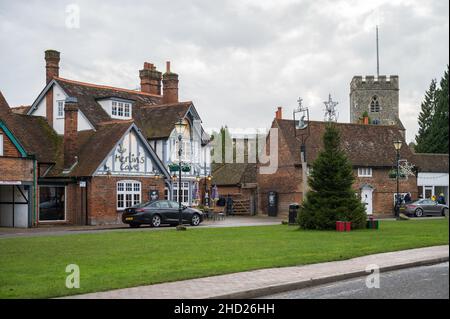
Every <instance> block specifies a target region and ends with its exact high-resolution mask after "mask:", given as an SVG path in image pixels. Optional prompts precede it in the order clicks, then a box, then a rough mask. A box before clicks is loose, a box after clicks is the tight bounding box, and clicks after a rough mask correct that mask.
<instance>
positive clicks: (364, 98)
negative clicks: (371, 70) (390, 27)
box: [350, 26, 401, 125]
mask: <svg viewBox="0 0 450 319" xmlns="http://www.w3.org/2000/svg"><path fill="white" fill-rule="evenodd" d="M376 49H377V76H376V77H375V76H373V75H367V76H365V77H362V76H354V77H353V79H352V82H351V83H350V122H351V123H359V122H360V120H361V118H362V117H363V115H364V114H365V113H367V115H368V116H369V119H370V123H369V124H381V125H395V124H398V123H399V122H400V120H399V110H398V104H399V92H398V91H399V86H398V75H391V76H386V75H380V54H379V45H378V26H377V27H376ZM400 123H401V122H400Z"/></svg>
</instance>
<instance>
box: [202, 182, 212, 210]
mask: <svg viewBox="0 0 450 319" xmlns="http://www.w3.org/2000/svg"><path fill="white" fill-rule="evenodd" d="M211 179H212V176H211V175H208V176H207V177H205V196H204V199H205V202H204V204H205V206H206V190H207V187H208V182H210V181H211ZM208 198H209V197H208ZM209 204H210V203H209V202H208V206H210V205H209Z"/></svg>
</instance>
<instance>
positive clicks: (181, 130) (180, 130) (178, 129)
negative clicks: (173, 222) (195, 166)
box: [174, 118, 186, 229]
mask: <svg viewBox="0 0 450 319" xmlns="http://www.w3.org/2000/svg"><path fill="white" fill-rule="evenodd" d="M185 128H186V124H185V123H184V122H183V119H181V118H180V119H179V120H178V122H176V123H175V130H176V132H177V134H178V175H179V178H178V226H179V228H177V229H182V226H183V215H182V214H183V207H182V204H181V154H182V152H183V148H182V147H181V141H182V139H183V135H184V130H185ZM174 175H175V174H174Z"/></svg>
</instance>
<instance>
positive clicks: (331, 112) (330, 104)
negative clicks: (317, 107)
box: [323, 94, 339, 122]
mask: <svg viewBox="0 0 450 319" xmlns="http://www.w3.org/2000/svg"><path fill="white" fill-rule="evenodd" d="M323 104H325V121H328V122H337V118H338V115H339V113H338V112H337V111H336V105H338V102H334V101H333V100H332V99H331V94H329V95H328V101H326V102H323Z"/></svg>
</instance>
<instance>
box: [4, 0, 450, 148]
mask: <svg viewBox="0 0 450 319" xmlns="http://www.w3.org/2000/svg"><path fill="white" fill-rule="evenodd" d="M71 4H75V5H77V7H74V6H70V5H71ZM448 6H449V2H448V1H447V0H428V1H427V0H417V1H415V0H389V1H385V0H377V1H367V0H364V1H362V0H358V1H350V0H345V1H334V0H333V1H325V0H322V1H320V0H319V1H318V0H311V1H306V0H296V1H295V0H287V1H267V0H250V1H244V0H236V1H209V0H205V1H185V0H180V1H167V0H164V1H156V0H151V1H150V0H147V1H123V0H121V1H111V0H108V1H102V2H101V1H92V0H89V1H58V2H56V1H8V0H0V31H1V32H0V43H1V50H0V61H1V62H0V63H1V67H0V71H1V72H0V74H1V76H0V90H1V91H2V92H3V94H4V96H5V97H6V99H7V100H8V102H9V103H10V105H11V106H17V105H29V104H31V103H32V102H33V101H34V99H35V98H36V97H37V95H38V94H39V92H40V91H41V90H42V88H43V87H44V84H45V83H44V82H45V71H44V51H45V50H46V49H56V50H58V51H60V52H61V63H60V67H61V68H60V76H61V77H65V78H70V79H74V80H79V81H86V82H93V83H98V84H104V85H112V86H118V87H123V88H130V89H135V88H137V87H138V85H139V76H138V70H139V69H141V68H142V66H143V62H144V61H148V62H152V63H155V64H156V65H157V67H158V68H159V69H160V70H161V71H164V65H165V61H166V60H170V61H172V71H174V72H176V73H178V74H179V80H180V83H179V87H180V99H181V100H192V101H193V102H194V104H195V106H196V108H197V110H198V111H199V113H200V116H201V118H202V120H203V123H204V125H205V127H220V126H221V125H224V124H227V125H228V126H229V127H231V128H247V127H261V128H263V127H268V126H270V123H271V121H272V119H273V117H274V113H275V110H276V107H277V106H283V107H284V117H285V118H291V117H292V110H293V108H294V107H295V106H296V100H297V98H298V97H299V96H301V97H302V98H303V100H304V104H305V105H307V106H309V107H310V110H311V119H314V120H322V119H323V109H324V105H323V103H322V102H323V101H325V100H326V99H327V98H328V94H329V93H331V95H332V97H333V99H334V100H336V101H338V102H339V104H338V106H337V108H338V111H339V121H340V122H348V121H349V83H350V81H351V79H352V77H353V76H354V75H369V74H375V73H376V53H375V52H376V50H375V26H376V25H377V24H378V25H379V29H380V55H381V63H380V64H381V66H380V74H386V75H390V74H396V75H399V77H400V118H401V120H402V121H403V123H404V124H405V126H406V128H407V140H408V141H411V140H412V139H413V138H414V135H415V134H416V132H417V115H418V112H419V109H420V102H421V100H422V97H423V94H424V92H425V90H426V89H427V88H428V86H429V83H430V81H431V79H432V78H438V80H439V79H440V78H441V76H442V74H443V72H444V70H445V68H446V65H447V64H448V62H449V61H448V56H449V40H448V38H449V16H448V11H449V8H448ZM74 8H75V9H74ZM76 8H79V10H80V12H79V13H80V19H79V22H80V24H79V28H76V19H72V17H73V16H72V14H73V13H74V12H75V11H76ZM66 10H67V12H66ZM74 10H75V11H74ZM74 26H75V28H74Z"/></svg>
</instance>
